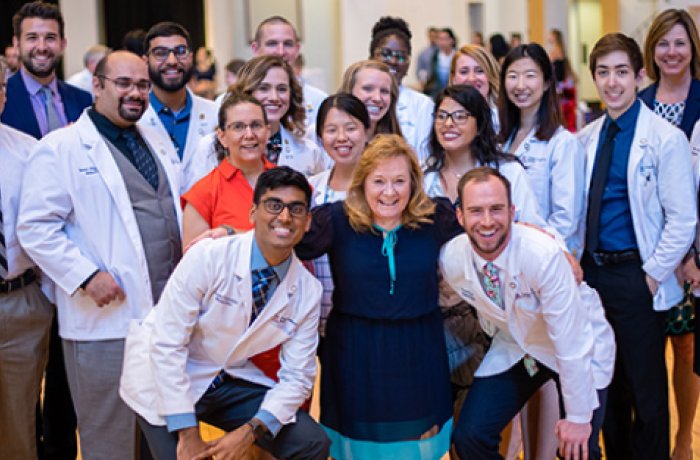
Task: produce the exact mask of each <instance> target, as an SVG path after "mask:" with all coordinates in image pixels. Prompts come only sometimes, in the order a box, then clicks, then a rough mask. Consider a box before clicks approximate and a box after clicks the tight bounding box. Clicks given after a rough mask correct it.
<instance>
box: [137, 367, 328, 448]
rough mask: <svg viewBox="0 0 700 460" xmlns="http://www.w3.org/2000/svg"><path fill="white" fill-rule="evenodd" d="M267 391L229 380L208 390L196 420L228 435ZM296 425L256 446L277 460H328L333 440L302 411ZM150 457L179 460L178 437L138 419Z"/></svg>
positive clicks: (255, 408) (197, 407)
mask: <svg viewBox="0 0 700 460" xmlns="http://www.w3.org/2000/svg"><path fill="white" fill-rule="evenodd" d="M268 390H269V388H268V387H265V386H263V385H257V384H255V383H251V382H247V381H245V380H240V379H230V378H229V379H226V381H225V382H224V384H223V385H221V386H220V387H218V388H216V389H215V390H211V389H210V390H207V392H206V393H205V394H204V396H202V398H201V399H200V400H199V401H198V402H197V404H196V405H195V412H196V415H197V420H201V421H203V422H206V423H208V424H210V425H213V426H215V427H218V428H220V429H222V430H224V431H226V432H230V431H233V430H235V429H236V428H238V427H240V426H241V425H243V424H244V423H245V422H247V421H248V420H250V419H251V418H253V416H254V415H255V414H256V413H257V412H258V409H259V408H260V404H261V403H262V400H263V398H264V397H265V393H267V391H268ZM296 419H297V420H296V422H294V423H291V424H289V425H285V426H283V427H282V429H281V430H280V432H279V433H278V434H277V436H275V437H274V438H272V437H271V436H268V437H265V438H263V439H260V440H258V441H256V443H257V444H258V445H259V446H260V447H262V448H263V449H265V450H266V451H268V452H270V453H271V454H272V455H273V456H274V457H275V458H279V459H290V460H291V459H294V460H326V459H327V458H328V455H329V449H330V440H329V439H328V437H327V436H326V433H325V432H324V431H323V428H321V427H320V425H319V424H318V423H316V422H315V421H314V420H313V419H312V418H311V416H309V414H308V413H306V412H304V411H302V410H299V411H297V414H296ZM137 420H138V423H139V425H140V426H141V429H142V431H143V434H144V435H145V437H146V439H147V441H148V445H149V446H150V448H151V453H152V454H153V457H154V458H155V459H156V460H176V458H177V455H176V450H177V433H176V432H172V433H169V432H168V430H167V428H166V427H165V426H155V425H151V424H150V423H148V422H147V421H146V420H144V419H143V418H141V417H137Z"/></svg>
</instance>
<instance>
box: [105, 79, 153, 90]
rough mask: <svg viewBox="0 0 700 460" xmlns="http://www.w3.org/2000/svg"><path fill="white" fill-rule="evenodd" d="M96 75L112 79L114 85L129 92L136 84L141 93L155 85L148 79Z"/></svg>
mask: <svg viewBox="0 0 700 460" xmlns="http://www.w3.org/2000/svg"><path fill="white" fill-rule="evenodd" d="M95 76H96V77H97V78H103V79H105V80H107V81H111V82H112V83H114V86H115V87H116V88H117V89H118V90H119V91H124V92H129V91H131V90H132V89H133V88H134V86H136V89H138V90H139V92H140V93H147V92H149V91H150V90H151V88H152V87H153V83H151V82H150V81H148V80H132V79H131V78H126V77H118V78H109V77H107V76H105V75H95Z"/></svg>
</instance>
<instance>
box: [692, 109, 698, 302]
mask: <svg viewBox="0 0 700 460" xmlns="http://www.w3.org/2000/svg"><path fill="white" fill-rule="evenodd" d="M690 153H691V154H692V157H693V175H694V176H693V178H694V179H695V190H696V193H695V195H696V196H697V190H698V186H699V185H700V121H698V122H697V123H695V126H694V127H693V133H692V134H691V135H690ZM693 246H694V247H695V251H696V252H698V251H700V218H698V221H697V223H696V226H695V242H694V244H693ZM693 295H694V296H695V297H700V289H694V290H693Z"/></svg>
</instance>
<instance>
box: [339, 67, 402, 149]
mask: <svg viewBox="0 0 700 460" xmlns="http://www.w3.org/2000/svg"><path fill="white" fill-rule="evenodd" d="M340 91H342V92H345V93H350V94H352V95H353V96H355V97H356V98H358V99H359V100H361V101H362V103H363V104H365V107H367V112H368V113H369V119H370V125H371V127H370V131H369V136H370V139H371V138H372V137H374V135H376V134H399V135H401V134H402V133H401V127H400V126H399V121H398V119H397V118H396V101H397V100H398V99H399V85H398V83H397V81H396V79H395V78H394V77H393V75H392V74H391V70H390V69H389V66H388V65H386V64H384V63H383V62H379V61H376V60H365V61H359V62H356V63H354V64H351V65H350V66H349V67H348V68H347V69H345V74H344V75H343V82H342V83H341V85H340Z"/></svg>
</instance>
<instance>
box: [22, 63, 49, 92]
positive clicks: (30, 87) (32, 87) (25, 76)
mask: <svg viewBox="0 0 700 460" xmlns="http://www.w3.org/2000/svg"><path fill="white" fill-rule="evenodd" d="M19 74H20V76H21V77H22V81H23V82H24V86H26V87H27V92H28V93H29V95H30V96H36V95H37V93H39V90H41V88H43V87H44V85H42V84H41V83H39V82H38V81H36V80H35V79H34V78H33V77H32V76H31V75H29V72H27V71H26V70H25V69H24V66H22V67H20V69H19ZM47 86H48V87H49V88H51V92H52V93H53V94H54V96H55V95H57V94H58V83H57V82H56V78H55V77H54V78H53V79H52V80H51V82H49V84H48V85H47Z"/></svg>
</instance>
